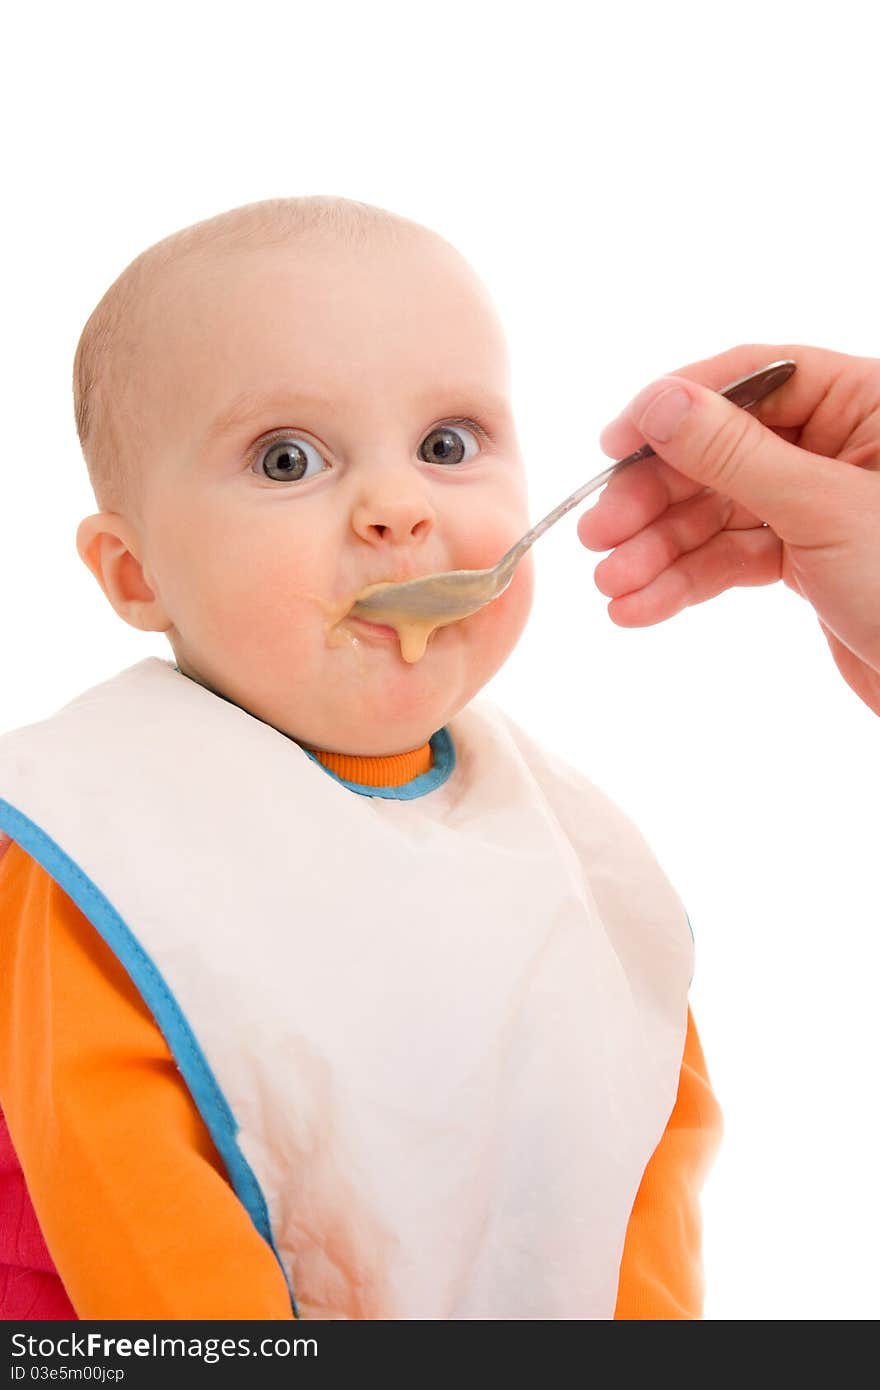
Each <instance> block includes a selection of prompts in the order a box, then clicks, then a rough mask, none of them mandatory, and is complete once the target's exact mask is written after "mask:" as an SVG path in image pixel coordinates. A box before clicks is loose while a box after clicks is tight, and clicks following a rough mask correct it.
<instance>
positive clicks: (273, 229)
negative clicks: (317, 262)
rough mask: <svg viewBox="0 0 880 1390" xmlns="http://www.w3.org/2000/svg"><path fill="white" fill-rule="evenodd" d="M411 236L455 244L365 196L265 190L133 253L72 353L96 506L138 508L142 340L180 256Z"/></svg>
mask: <svg viewBox="0 0 880 1390" xmlns="http://www.w3.org/2000/svg"><path fill="white" fill-rule="evenodd" d="M414 236H421V237H424V238H431V239H433V240H434V241H435V242H436V243H437V244H438V245H445V246H448V247H449V250H450V252H454V248H453V247H451V246H449V244H448V243H446V242H445V241H444V239H443V238H442V237H440V236H439V234H438V233H436V232H434V231H432V230H430V229H429V228H426V227H423V226H421V225H420V224H419V223H417V222H413V221H411V220H410V219H408V218H405V217H401V216H399V215H398V214H396V213H392V212H389V211H387V210H386V209H384V208H379V207H374V206H373V205H372V204H370V203H361V202H357V201H355V200H353V199H350V198H342V197H331V196H326V195H313V196H306V197H299V198H270V199H266V200H265V201H262V202H257V203H248V204H246V205H244V206H243V207H239V208H233V209H231V210H230V211H229V212H224V213H220V214H219V215H218V216H216V217H211V218H208V219H206V220H205V221H202V222H196V223H194V224H193V225H192V226H190V227H185V228H183V229H182V230H181V231H179V232H175V233H173V234H172V235H171V236H168V237H165V238H164V239H163V240H162V241H159V242H156V243H155V245H153V246H150V247H148V248H147V250H146V251H143V252H141V254H140V255H139V256H137V257H135V259H134V260H133V261H132V262H131V264H130V265H128V266H127V267H126V269H125V270H123V272H122V274H121V275H120V276H119V277H118V278H117V279H116V280H115V281H114V282H113V284H112V285H111V286H110V288H109V289H108V290H107V292H106V293H105V294H104V296H103V298H102V299H101V300H100V302H99V303H98V305H97V306H96V308H95V309H94V310H93V312H92V313H91V315H90V316H89V319H88V321H87V323H86V325H85V327H84V329H83V331H82V334H81V336H80V340H79V343H78V345H77V349H76V355H75V358H74V366H73V400H74V413H75V417H76V428H77V433H78V435H79V440H80V445H81V447H82V451H83V455H84V457H85V460H86V466H87V468H88V472H89V478H90V480H91V484H92V489H93V491H94V493H95V499H96V501H97V504H98V507H99V509H100V510H101V511H108V512H118V513H120V514H121V515H123V516H126V517H129V518H132V519H133V518H137V517H139V516H140V512H141V498H142V486H141V485H142V480H143V469H144V467H145V464H146V458H147V453H148V442H149V421H148V419H147V414H148V411H147V402H148V399H149V384H150V373H151V364H150V353H148V352H147V351H146V350H145V343H146V342H147V340H148V339H149V340H150V341H151V343H152V344H155V337H156V333H155V326H156V321H157V319H160V320H161V316H162V304H163V301H165V302H167V296H168V295H169V293H174V287H175V285H179V284H180V279H179V272H180V270H181V269H182V268H183V269H185V267H186V265H187V263H188V262H191V261H196V260H201V261H204V260H205V259H209V258H212V257H213V258H222V257H223V255H224V254H228V253H233V252H237V251H242V250H247V249H251V248H253V249H259V248H261V247H271V246H278V245H284V244H287V243H296V242H298V241H301V242H303V243H305V244H308V245H310V246H314V245H315V244H322V243H324V244H328V245H332V244H334V243H335V244H337V245H342V246H346V247H349V248H352V247H353V248H357V247H358V246H362V245H367V244H373V243H376V242H386V243H387V244H388V245H389V246H393V245H394V244H395V242H399V241H402V240H405V239H407V238H412V237H414ZM455 254H457V253H455ZM150 327H151V329H152V331H148V329H149V328H150ZM153 350H154V348H151V351H153Z"/></svg>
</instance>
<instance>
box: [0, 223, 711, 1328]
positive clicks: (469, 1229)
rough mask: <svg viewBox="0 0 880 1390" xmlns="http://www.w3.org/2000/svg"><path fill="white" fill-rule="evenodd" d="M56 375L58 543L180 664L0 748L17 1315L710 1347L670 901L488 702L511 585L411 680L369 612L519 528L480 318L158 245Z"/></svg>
mask: <svg viewBox="0 0 880 1390" xmlns="http://www.w3.org/2000/svg"><path fill="white" fill-rule="evenodd" d="M74 378H75V379H74V394H75V408H76V420H77V427H78V430H79V433H80V439H81V442H82V447H83V452H84V454H85V458H86V461H87V464H88V468H89V474H90V478H91V480H92V485H93V488H94V491H95V497H96V501H97V504H98V507H99V508H100V510H99V512H98V513H97V514H95V515H94V516H89V517H87V518H86V519H85V520H84V521H83V522H82V523H81V524H80V527H79V531H78V534H77V548H78V551H79V554H80V556H81V557H82V559H83V561H84V562H85V563H86V564H87V565H88V567H89V569H90V570H91V571H92V573H93V574H94V575H95V578H96V579H97V581H98V583H99V584H100V586H101V588H102V590H103V591H104V593H105V595H106V597H107V599H108V600H109V602H110V603H111V604H112V606H113V608H114V609H115V611H116V612H117V613H118V614H119V616H120V617H121V618H122V619H123V620H124V621H125V622H127V623H129V624H131V625H132V626H133V627H137V628H141V629H144V630H146V631H152V632H164V633H165V634H166V635H167V637H168V641H169V642H170V644H171V648H172V650H173V653H174V661H173V662H172V661H171V660H170V659H169V660H164V659H160V658H158V657H151V658H147V659H146V660H144V661H141V662H139V663H137V664H136V665H134V666H132V667H129V668H127V669H126V670H123V671H121V672H119V673H118V674H117V675H115V676H113V677H112V678H111V679H109V680H107V681H105V682H103V683H102V684H100V685H97V686H95V687H93V688H92V689H90V690H87V691H85V692H83V693H82V694H81V695H80V696H78V697H77V698H76V699H74V700H73V701H72V702H71V703H69V704H68V705H66V706H64V707H63V708H62V709H61V710H59V711H58V712H57V713H56V714H55V715H53V716H52V717H51V718H49V719H47V720H43V721H41V722H40V723H36V724H32V725H28V726H25V727H24V728H21V729H16V730H13V731H11V732H9V733H6V734H5V735H3V737H2V738H0V832H5V835H2V836H0V844H2V847H3V848H4V849H5V853H4V854H2V857H0V910H2V920H3V924H4V930H3V932H2V933H0V1106H2V1111H3V1114H4V1116H5V1126H8V1133H7V1131H6V1128H5V1127H4V1128H3V1129H2V1130H0V1142H2V1143H3V1144H5V1149H4V1151H3V1155H0V1159H2V1157H3V1156H5V1163H3V1162H0V1181H2V1182H3V1183H4V1184H5V1187H4V1189H3V1192H4V1195H3V1198H2V1200H3V1202H4V1204H5V1209H6V1210H7V1212H14V1213H15V1220H14V1222H13V1223H7V1226H8V1227H9V1228H10V1229H11V1228H12V1226H13V1225H14V1226H16V1228H17V1229H19V1230H20V1231H21V1232H23V1234H21V1235H20V1236H19V1238H18V1241H17V1242H13V1241H12V1240H11V1239H10V1238H9V1237H8V1236H7V1237H4V1238H3V1239H5V1241H6V1245H5V1248H4V1249H2V1250H0V1263H3V1262H5V1263H6V1264H7V1265H9V1266H13V1267H14V1268H15V1278H11V1279H8V1280H7V1284H6V1292H5V1297H6V1306H5V1307H4V1308H3V1310H2V1311H3V1315H4V1316H5V1317H7V1318H11V1317H80V1318H108V1317H109V1318H152V1319H159V1318H229V1319H232V1318H293V1317H302V1318H329V1319H338V1318H354V1319H373V1318H378V1319H404V1318H428V1319H447V1318H451V1319H458V1318H464V1319H475V1318H476V1319H514V1318H516V1319H518V1318H541V1319H556V1318H575V1319H582V1318H583V1319H588V1318H612V1317H618V1318H696V1317H699V1316H700V1313H701V1302H702V1273H701V1259H700V1215H699V1204H698V1194H699V1189H700V1186H701V1183H702V1180H703V1178H704V1175H705V1172H706V1170H707V1168H708V1165H709V1162H710V1160H711V1158H712V1156H713V1154H714V1151H715V1148H716V1146H717V1142H718V1137H719V1133H720V1116H719V1112H718V1109H717V1105H716V1102H715V1100H714V1097H713V1095H712V1092H711V1089H710V1087H709V1081H708V1077H707V1075H706V1069H705V1063H704V1060H703V1057H702V1052H701V1049H700V1045H699V1041H698V1038H697V1035H696V1031H695V1029H694V1025H693V1020H692V1018H691V1015H690V1011H689V1008H688V1002H687V994H688V986H689V983H690V979H691V974H692V938H691V934H690V930H689V924H688V921H687V916H686V913H685V911H684V908H683V907H682V905H681V903H680V902H679V900H678V897H677V895H676V894H675V892H674V891H673V889H672V887H671V886H670V884H669V883H668V881H667V879H666V878H665V876H664V875H663V873H662V871H661V870H660V868H659V866H658V865H657V863H656V861H655V859H654V857H653V855H652V854H651V852H650V850H649V849H648V847H647V846H646V844H645V842H644V840H643V839H642V838H641V836H640V835H639V833H638V831H637V830H636V829H635V827H633V826H632V825H631V823H630V822H629V821H628V820H627V819H626V818H625V817H624V816H623V815H622V813H621V812H620V811H619V810H618V809H617V808H616V807H615V806H614V805H613V804H612V803H610V802H609V801H608V799H607V798H606V797H604V796H603V795H602V794H601V793H600V792H599V791H598V790H597V789H596V788H595V787H594V786H593V785H592V784H591V783H590V782H589V781H588V780H587V778H586V777H584V776H583V775H582V774H581V773H580V772H579V771H577V770H576V769H575V768H573V767H571V766H569V765H568V764H567V763H566V762H564V761H562V760H561V759H559V758H557V757H555V756H553V755H552V754H551V753H550V752H549V751H547V750H545V749H543V748H542V746H541V745H540V744H539V743H537V742H535V741H534V740H533V739H532V738H530V737H529V736H528V735H527V734H526V733H524V732H523V731H522V730H521V729H520V728H519V727H518V726H517V725H516V724H515V723H514V722H513V721H512V720H511V719H510V718H509V717H508V716H507V715H506V714H504V713H503V711H501V710H500V709H499V708H498V707H497V706H495V705H494V704H493V703H491V702H489V701H488V700H486V699H479V700H475V696H476V695H477V693H478V692H479V691H480V690H481V688H482V687H483V686H484V685H485V684H486V682H487V681H488V680H489V679H490V678H491V676H492V675H493V674H494V673H495V672H496V671H497V670H498V669H499V667H500V666H501V665H502V663H503V662H504V661H505V660H506V658H507V657H508V655H509V654H510V652H511V651H512V650H513V648H514V646H515V644H516V642H517V641H518V639H519V637H520V635H521V633H522V631H523V628H524V626H525V623H526V621H527V619H528V614H529V609H530V605H531V599H532V587H533V568H532V554H531V553H529V554H528V555H527V556H526V558H525V559H524V560H523V561H522V562H521V563H520V565H519V567H518V569H517V571H516V574H515V577H514V579H513V581H512V583H511V584H510V586H509V587H508V589H507V590H506V592H505V593H504V594H503V595H502V596H501V597H500V598H498V599H496V600H495V601H494V602H492V603H490V604H488V605H486V606H485V607H484V608H482V609H481V610H479V611H478V612H476V613H474V614H473V615H472V616H469V617H467V618H464V619H463V620H461V621H460V622H456V623H451V624H449V625H447V626H445V627H440V628H437V629H435V630H434V631H433V632H432V634H431V636H430V638H429V640H428V644H427V647H426V649H425V650H424V653H423V654H422V655H421V656H420V658H419V659H418V660H404V659H403V656H402V653H401V649H400V642H399V638H398V635H397V633H395V632H394V631H393V630H392V629H389V628H382V627H377V626H375V625H373V624H370V623H367V622H364V621H362V620H361V619H359V618H355V617H353V616H350V615H349V610H350V609H351V607H352V605H353V604H354V603H355V602H356V599H357V596H358V595H359V594H360V593H362V591H363V590H364V589H366V588H368V587H369V586H371V585H375V584H380V583H387V582H401V581H404V580H407V579H412V578H415V577H417V576H422V575H426V574H431V573H435V572H437V571H444V570H453V569H486V568H489V567H490V566H491V565H493V564H495V562H496V561H497V560H498V559H499V558H500V557H501V555H502V554H503V553H504V552H505V551H506V550H507V549H508V548H509V547H510V546H511V545H512V544H513V542H514V541H515V540H517V539H518V538H519V537H520V536H521V535H522V534H523V533H524V532H525V531H526V530H527V529H528V527H529V525H530V522H531V520H532V519H531V518H530V516H529V510H528V502H527V489H526V477H525V470H524V466H523V460H522V457H521V455H520V450H519V446H518V442H517V438H516V432H515V426H514V421H513V416H512V411H511V404H510V378H509V367H508V360H507V352H506V347H505V342H504V337H503V333H502V330H501V327H500V325H499V322H498V319H497V316H496V313H495V311H494V309H493V306H492V303H491V301H490V299H489V297H488V295H487V292H486V290H485V288H484V286H483V285H482V283H481V282H480V281H479V279H478V278H477V276H476V275H475V273H474V272H473V270H472V269H471V268H470V267H469V266H468V265H467V263H466V262H465V261H464V260H463V258H462V257H461V255H460V254H459V253H458V252H457V251H456V250H455V249H454V248H453V247H452V246H450V245H449V243H448V242H446V241H445V240H444V239H443V238H442V237H440V236H439V235H437V234H436V233H435V232H433V231H430V230H428V229H427V228H424V227H421V226H419V225H418V224H415V223H413V222H410V221H408V220H407V219H405V218H403V217H400V216H397V215H395V214H392V213H390V212H387V211H385V210H383V209H380V208H376V207H372V206H370V205H367V204H363V203H357V202H353V201H351V200H348V199H345V198H332V197H302V198H290V199H278V200H269V201H266V202H263V203H256V204H251V205H248V206H246V207H242V208H237V209H234V210H232V211H231V212H228V213H224V214H222V215H220V216H218V217H214V218H211V219H209V220H207V221H205V222H201V223H198V224H196V225H195V226H193V227H189V228H186V229H184V230H183V231H181V232H179V233H176V234H175V235H173V236H170V237H168V238H166V239H165V240H164V241H161V242H159V243H158V244H157V245H155V246H153V247H151V248H149V249H148V250H147V251H145V252H144V253H143V254H142V255H140V256H139V257H137V259H136V260H135V261H134V262H133V263H132V264H131V265H130V266H129V267H128V268H127V269H126V270H125V271H124V272H123V273H122V275H121V276H120V277H119V279H118V280H117V281H116V282H115V283H114V284H113V285H112V286H111V287H110V289H109V290H108V291H107V293H106V294H105V296H104V298H103V299H102V300H101V302H100V304H99V305H98V306H97V308H96V309H95V311H94V312H93V314H92V315H91V317H90V319H89V321H88V323H87V324H86V327H85V329H84V331H83V335H82V338H81V340H80V343H79V347H78V349H77V356H76V362H75V369H74ZM2 1290H3V1284H2V1282H0V1293H2Z"/></svg>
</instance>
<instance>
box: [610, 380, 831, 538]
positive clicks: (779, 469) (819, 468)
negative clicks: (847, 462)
mask: <svg viewBox="0 0 880 1390" xmlns="http://www.w3.org/2000/svg"><path fill="white" fill-rule="evenodd" d="M623 414H624V416H626V417H628V418H629V419H630V420H631V421H632V423H633V424H634V425H635V426H636V428H637V430H638V431H639V433H640V434H641V435H643V436H644V438H645V439H646V440H647V441H648V443H649V444H650V445H651V446H652V448H653V449H654V450H655V452H656V453H657V454H658V455H659V457H660V458H661V459H663V460H664V461H665V462H666V463H668V464H670V465H671V467H673V468H675V469H677V470H678V471H679V472H680V473H684V474H685V476H686V477H688V478H692V479H693V480H694V481H695V482H700V483H703V484H704V486H706V487H711V488H713V489H714V490H715V491H716V492H721V493H723V494H724V495H725V496H727V497H731V498H732V499H733V500H734V501H735V502H739V503H740V504H741V505H742V506H744V507H747V508H748V510H749V511H750V512H754V514H755V515H756V516H757V517H759V518H760V520H761V521H766V522H767V523H768V524H769V525H770V526H772V527H773V530H774V531H775V532H776V534H777V535H778V536H779V537H780V538H781V539H782V540H785V541H789V542H790V543H792V544H794V545H810V544H815V543H821V542H822V540H823V538H824V536H825V533H826V532H827V529H828V520H827V518H828V511H829V502H830V501H831V499H832V498H833V497H834V494H835V492H837V491H839V488H840V486H841V483H842V477H841V465H840V464H835V463H834V462H832V460H830V459H827V458H823V457H822V455H820V454H811V453H809V452H808V451H807V450H806V449H801V448H799V447H798V446H797V445H795V444H789V443H787V442H786V441H785V440H784V439H780V438H779V436H778V435H776V434H774V433H773V431H772V430H771V429H768V428H767V427H766V426H765V425H762V424H761V422H760V421H759V420H756V419H755V417H754V416H753V415H750V414H749V412H748V410H745V409H744V408H743V407H742V406H738V405H733V404H732V402H730V401H729V400H727V399H726V397H724V396H722V395H721V394H720V393H719V392H718V391H712V390H710V389H709V388H708V387H707V386H700V385H698V383H697V382H695V381H689V380H688V378H687V377H677V376H668V377H662V378H661V379H660V380H659V381H655V382H654V383H653V384H652V385H651V386H646V387H645V389H644V391H640V392H639V394H638V395H637V396H636V398H635V400H633V401H632V402H631V404H630V405H629V406H628V407H627V408H626V410H625V411H624V412H623Z"/></svg>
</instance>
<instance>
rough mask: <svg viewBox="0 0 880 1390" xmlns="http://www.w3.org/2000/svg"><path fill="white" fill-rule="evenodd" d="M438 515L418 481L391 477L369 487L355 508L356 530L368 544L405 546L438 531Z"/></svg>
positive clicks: (353, 511) (365, 488) (353, 514)
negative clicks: (435, 529)
mask: <svg viewBox="0 0 880 1390" xmlns="http://www.w3.org/2000/svg"><path fill="white" fill-rule="evenodd" d="M435 520H436V513H435V511H434V508H433V506H432V505H431V503H430V501H429V500H428V497H427V496H426V494H425V489H424V485H423V484H420V482H419V480H417V479H412V478H409V479H406V480H404V479H402V478H401V477H400V476H399V475H397V476H395V477H391V476H387V477H386V478H384V479H382V480H381V481H379V480H376V481H374V482H373V483H372V484H370V485H366V486H365V487H364V488H363V490H362V492H361V494H360V496H359V497H358V499H357V501H356V502H355V504H354V506H353V508H352V517H351V522H352V527H353V529H354V530H355V531H356V532H357V534H358V535H359V536H362V537H363V538H364V540H369V541H372V542H374V543H375V542H377V541H383V542H385V543H388V542H391V541H394V542H395V543H397V544H401V543H403V542H406V541H408V540H410V539H411V538H416V539H421V538H423V537H425V536H427V535H428V534H429V533H430V532H431V530H432V529H433V527H434V523H435Z"/></svg>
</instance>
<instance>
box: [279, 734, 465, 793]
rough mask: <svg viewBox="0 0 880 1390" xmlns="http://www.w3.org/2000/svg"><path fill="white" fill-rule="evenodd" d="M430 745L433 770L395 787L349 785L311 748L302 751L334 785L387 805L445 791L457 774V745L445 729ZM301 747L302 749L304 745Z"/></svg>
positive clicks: (351, 783) (364, 784)
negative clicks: (336, 783) (447, 782)
mask: <svg viewBox="0 0 880 1390" xmlns="http://www.w3.org/2000/svg"><path fill="white" fill-rule="evenodd" d="M430 743H431V751H432V753H433V754H434V766H433V767H431V768H429V769H428V771H427V772H420V773H419V774H418V776H417V777H411V778H410V780H409V781H408V782H401V783H400V784H399V785H398V786H396V787H374V786H372V785H371V784H370V783H369V782H348V781H346V779H345V778H344V777H340V776H339V775H338V773H335V772H333V771H331V769H330V768H329V767H326V766H325V765H324V763H322V762H321V759H320V758H319V757H318V755H317V754H316V753H312V752H311V751H310V750H309V749H308V748H303V752H304V753H305V755H306V757H307V758H311V760H312V762H313V763H317V764H318V767H319V768H320V769H321V771H322V772H326V774H327V776H328V777H332V778H333V781H334V782H339V783H340V785H341V786H343V787H348V789H349V791H352V792H357V793H358V795H359V796H381V797H384V798H385V799H386V800H388V801H412V800H414V799H415V797H417V796H425V794H426V793H427V792H432V791H434V789H435V787H442V786H443V783H444V782H445V781H446V780H447V779H448V778H449V777H451V776H452V773H453V771H454V770H455V745H454V744H453V742H452V735H451V734H450V732H449V730H448V728H446V726H445V725H444V727H443V728H442V729H438V730H437V732H436V734H433V735H432V737H431V740H430ZM299 746H300V747H301V748H302V744H300V745H299Z"/></svg>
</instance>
